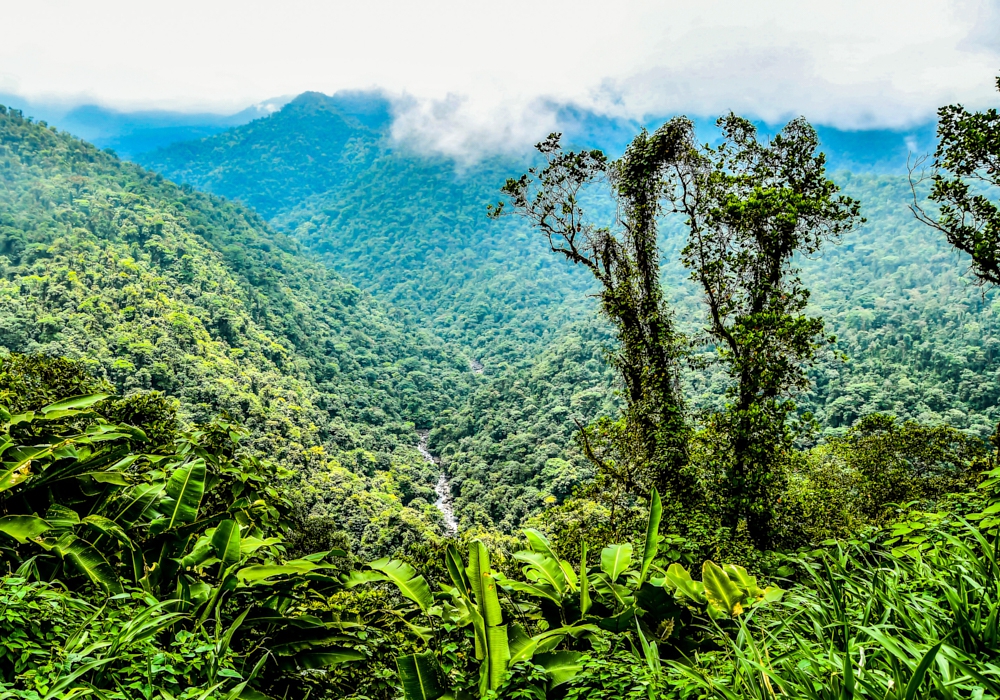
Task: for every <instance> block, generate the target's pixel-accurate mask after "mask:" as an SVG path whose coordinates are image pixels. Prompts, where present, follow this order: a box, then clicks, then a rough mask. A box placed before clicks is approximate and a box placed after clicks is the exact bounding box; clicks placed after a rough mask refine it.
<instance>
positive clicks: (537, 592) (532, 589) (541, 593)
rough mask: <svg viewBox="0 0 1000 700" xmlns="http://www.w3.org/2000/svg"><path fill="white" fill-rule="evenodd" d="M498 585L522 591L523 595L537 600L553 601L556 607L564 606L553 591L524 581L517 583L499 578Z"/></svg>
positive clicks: (513, 580)
mask: <svg viewBox="0 0 1000 700" xmlns="http://www.w3.org/2000/svg"><path fill="white" fill-rule="evenodd" d="M497 583H499V584H500V585H501V586H503V587H504V588H510V589H511V590H515V591H520V592H521V593H527V594H528V595H531V596H535V597H536V598H546V599H548V600H551V601H552V602H553V603H555V604H556V605H561V604H562V598H560V597H559V596H557V595H556V594H555V593H554V592H553V591H552V589H550V588H548V587H545V588H543V587H542V586H536V585H533V584H530V583H525V582H524V581H517V580H515V579H510V578H498V579H497Z"/></svg>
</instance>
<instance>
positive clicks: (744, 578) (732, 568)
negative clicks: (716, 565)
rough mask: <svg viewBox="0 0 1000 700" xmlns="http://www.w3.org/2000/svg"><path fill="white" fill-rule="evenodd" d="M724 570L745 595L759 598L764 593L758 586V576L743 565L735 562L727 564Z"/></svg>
mask: <svg viewBox="0 0 1000 700" xmlns="http://www.w3.org/2000/svg"><path fill="white" fill-rule="evenodd" d="M722 570H723V571H725V572H726V574H727V575H728V576H729V578H730V579H731V580H732V581H733V583H735V584H736V585H737V586H739V587H740V590H742V591H743V593H744V595H747V596H750V597H751V598H758V597H760V596H762V595H763V594H764V592H763V591H762V590H760V588H758V587H757V578H756V577H754V576H751V575H750V574H748V573H747V570H746V569H744V568H743V567H742V566H736V565H735V564H725V565H723V567H722Z"/></svg>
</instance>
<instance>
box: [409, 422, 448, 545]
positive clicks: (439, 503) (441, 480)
mask: <svg viewBox="0 0 1000 700" xmlns="http://www.w3.org/2000/svg"><path fill="white" fill-rule="evenodd" d="M417 435H418V436H419V437H420V441H419V442H418V443H417V449H418V450H420V454H422V455H423V456H424V459H426V460H427V461H428V462H430V463H431V464H433V465H435V466H440V464H441V461H440V460H439V459H438V458H437V457H435V456H434V455H432V454H431V452H430V450H428V449H427V439H428V438H429V437H430V431H429V430H418V431H417ZM434 491H435V492H436V493H437V496H438V499H437V500H436V501H435V502H434V505H435V506H436V507H437V509H438V510H439V511H441V515H443V516H444V530H445V534H447V535H448V536H449V537H455V536H456V535H457V534H458V521H457V520H455V509H454V507H453V506H452V503H451V484H449V483H448V476H447V475H446V474H445V473H444V472H441V475H440V476H439V477H438V482H437V485H435V486H434Z"/></svg>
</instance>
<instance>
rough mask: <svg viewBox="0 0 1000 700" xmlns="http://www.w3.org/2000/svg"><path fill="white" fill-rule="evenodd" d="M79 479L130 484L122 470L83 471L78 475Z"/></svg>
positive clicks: (120, 484)
mask: <svg viewBox="0 0 1000 700" xmlns="http://www.w3.org/2000/svg"><path fill="white" fill-rule="evenodd" d="M77 478H78V479H93V480H94V481H96V482H97V483H99V484H111V485H112V486H128V485H129V481H128V479H127V478H126V477H125V475H124V474H122V473H121V472H83V473H82V474H78V475H77Z"/></svg>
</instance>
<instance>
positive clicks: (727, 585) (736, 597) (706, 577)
mask: <svg viewBox="0 0 1000 700" xmlns="http://www.w3.org/2000/svg"><path fill="white" fill-rule="evenodd" d="M701 582H702V584H703V585H704V586H705V597H706V598H708V602H709V603H711V604H713V605H715V606H717V607H718V608H720V609H721V610H724V611H725V612H726V613H727V614H729V615H739V614H740V613H742V612H743V604H742V601H743V594H742V592H741V591H740V589H739V586H737V585H736V584H735V583H733V582H732V580H731V579H730V578H729V576H728V574H726V572H725V571H723V570H722V568H721V567H719V566H718V565H717V564H715V563H714V562H711V561H706V562H705V563H704V565H703V566H702V568H701Z"/></svg>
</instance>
